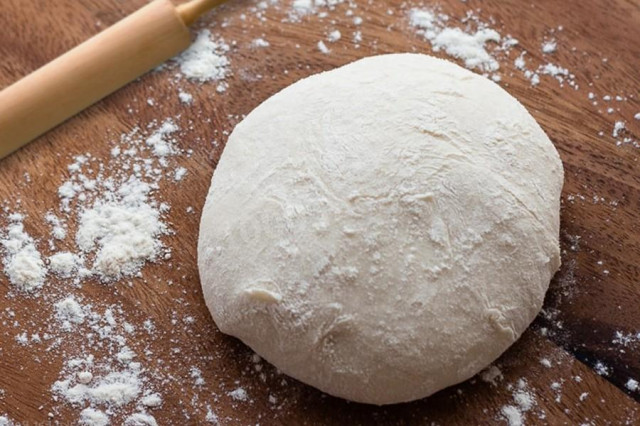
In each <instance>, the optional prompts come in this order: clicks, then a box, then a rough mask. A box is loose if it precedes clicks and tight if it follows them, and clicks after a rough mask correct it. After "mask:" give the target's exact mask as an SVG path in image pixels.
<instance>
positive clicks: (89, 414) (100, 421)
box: [80, 407, 109, 426]
mask: <svg viewBox="0 0 640 426" xmlns="http://www.w3.org/2000/svg"><path fill="white" fill-rule="evenodd" d="M80 424H81V425H83V426H84V425H86V426H107V425H108V424H109V416H108V415H107V414H106V413H105V412H104V411H100V410H96V409H94V408H91V407H87V408H85V409H84V410H82V411H81V412H80Z"/></svg>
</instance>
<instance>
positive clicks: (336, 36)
mask: <svg viewBox="0 0 640 426" xmlns="http://www.w3.org/2000/svg"><path fill="white" fill-rule="evenodd" d="M340 37H342V34H341V33H340V31H338V30H333V31H331V32H330V33H329V35H328V36H327V40H328V41H329V43H335V42H336V41H338V40H340Z"/></svg>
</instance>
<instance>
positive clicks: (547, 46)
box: [542, 40, 558, 53]
mask: <svg viewBox="0 0 640 426" xmlns="http://www.w3.org/2000/svg"><path fill="white" fill-rule="evenodd" d="M557 47H558V45H557V43H556V41H555V40H549V41H545V42H544V43H543V44H542V53H553V52H555V51H556V49H557Z"/></svg>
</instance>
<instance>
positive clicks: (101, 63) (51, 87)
mask: <svg viewBox="0 0 640 426" xmlns="http://www.w3.org/2000/svg"><path fill="white" fill-rule="evenodd" d="M197 1H198V3H200V2H201V0H197ZM198 10H199V13H202V12H203V10H200V9H198ZM185 13H186V12H185ZM187 16H188V17H189V19H195V17H196V16H197V15H192V14H189V15H187ZM189 42H190V36H189V30H188V28H187V26H186V25H185V22H184V21H183V20H182V17H181V14H179V13H178V11H177V10H176V8H175V7H174V5H173V4H172V3H171V2H170V1H169V0H155V1H154V2H152V3H150V4H148V5H147V6H145V7H143V8H142V9H140V10H138V11H137V12H135V13H134V14H132V15H130V16H128V17H127V18H125V19H123V20H122V21H120V22H118V23H117V24H115V25H114V26H112V27H110V28H108V29H106V30H105V31H103V32H101V33H100V34H98V35H96V36H94V37H93V38H91V39H89V40H87V41H86V42H84V43H82V44H81V45H79V46H78V47H76V48H74V49H73V50H70V51H69V52H67V53H65V54H64V55H62V56H60V57H59V58H57V59H55V60H53V61H52V62H50V63H48V64H47V65H45V66H43V67H42V68H40V69H38V70H37V71H35V72H33V73H31V74H29V75H28V76H26V77H24V78H23V79H22V80H19V81H18V82H17V83H15V84H13V85H11V86H9V87H7V88H6V89H4V90H3V91H1V92H0V158H2V157H4V156H6V155H8V154H10V153H11V152H13V151H15V150H16V149H18V148H20V147H21V146H23V145H25V144H26V143H28V142H30V141H31V140H33V139H34V138H36V137H37V136H39V135H41V134H42V133H44V132H46V131H47V130H49V129H51V128H53V127H55V126H57V125H58V124H60V123H62V122H63V121H65V120H66V119H67V118H69V117H71V116H73V115H75V114H77V113H78V112H80V111H82V110H83V109H85V108H86V107H88V106H89V105H91V104H93V103H95V102H97V101H98V100H100V99H102V98H104V97H105V96H107V95H108V94H110V93H112V92H114V91H115V90H117V89H119V88H120V87H122V86H124V85H126V84H127V83H129V82H130V81H132V80H134V79H136V78H137V77H139V76H140V75H142V74H144V73H145V72H147V71H149V70H150V69H152V68H154V67H156V66H158V65H159V64H161V63H162V62H164V61H166V60H167V59H169V58H171V57H173V56H174V55H176V54H177V53H179V52H180V51H182V50H184V49H185V48H186V47H188V46H189Z"/></svg>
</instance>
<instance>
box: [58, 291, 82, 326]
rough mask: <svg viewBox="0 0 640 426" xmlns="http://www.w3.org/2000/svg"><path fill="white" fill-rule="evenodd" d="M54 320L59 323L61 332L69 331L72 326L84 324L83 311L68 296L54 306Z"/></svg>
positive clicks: (73, 299)
mask: <svg viewBox="0 0 640 426" xmlns="http://www.w3.org/2000/svg"><path fill="white" fill-rule="evenodd" d="M55 309H56V318H57V319H58V320H59V321H60V322H61V325H62V328H63V330H69V329H71V327H72V324H82V323H83V322H84V317H85V314H84V310H83V309H82V306H81V305H80V304H79V303H78V302H77V301H76V300H75V298H74V297H73V296H69V297H67V298H66V299H63V300H61V301H59V302H58V303H56V304H55Z"/></svg>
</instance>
